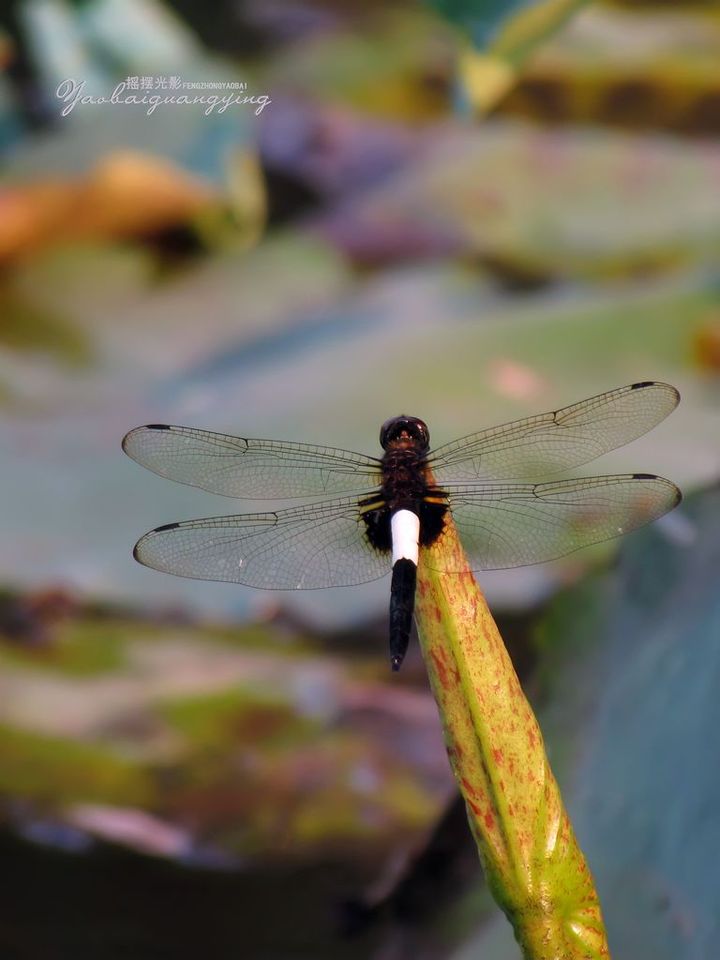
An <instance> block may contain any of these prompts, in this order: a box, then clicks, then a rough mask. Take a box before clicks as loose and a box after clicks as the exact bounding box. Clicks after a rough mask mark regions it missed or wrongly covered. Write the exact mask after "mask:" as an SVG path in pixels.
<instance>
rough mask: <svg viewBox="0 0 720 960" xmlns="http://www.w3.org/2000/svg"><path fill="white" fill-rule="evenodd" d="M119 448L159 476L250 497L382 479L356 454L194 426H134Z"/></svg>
mask: <svg viewBox="0 0 720 960" xmlns="http://www.w3.org/2000/svg"><path fill="white" fill-rule="evenodd" d="M123 450H124V451H125V453H127V454H128V456H130V457H132V459H133V460H136V461H137V462H138V463H140V464H142V466H144V467H147V468H148V470H152V471H153V472H154V473H157V474H159V475H160V476H161V477H167V478H168V479H169V480H177V481H178V482H179V483H187V484H190V485H191V486H193V487H200V488H201V489H203V490H209V491H210V493H219V494H222V495H223V496H226V497H240V498H243V497H245V498H248V499H251V500H252V499H256V500H265V499H268V500H269V499H273V498H276V497H277V498H279V499H292V498H293V497H314V496H326V495H327V494H336V493H355V492H360V491H362V490H366V489H367V488H368V486H375V485H379V484H380V483H381V479H382V478H381V473H380V463H379V461H378V460H375V459H374V458H373V457H366V456H364V455H363V454H360V453H353V452H351V451H349V450H337V449H335V448H333V447H318V446H315V445H314V444H311V443H292V442H291V441H275V440H247V439H244V438H242V437H232V436H228V435H227V434H224V433H211V432H210V431H209V430H198V429H195V428H194V427H174V426H167V425H165V424H150V425H149V426H146V427H136V428H135V430H131V431H130V433H128V434H127V436H126V437H125V439H124V440H123Z"/></svg>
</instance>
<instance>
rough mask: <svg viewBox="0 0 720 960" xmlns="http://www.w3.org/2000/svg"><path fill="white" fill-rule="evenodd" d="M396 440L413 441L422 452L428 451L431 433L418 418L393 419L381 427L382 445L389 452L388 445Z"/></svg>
mask: <svg viewBox="0 0 720 960" xmlns="http://www.w3.org/2000/svg"><path fill="white" fill-rule="evenodd" d="M396 440H413V441H415V443H416V445H417V447H418V448H419V449H420V450H427V448H428V447H429V446H430V432H429V430H428V428H427V425H426V424H425V423H424V422H423V421H422V420H420V419H418V417H406V416H404V415H403V416H400V417H391V419H390V420H386V421H385V423H384V424H383V425H382V427H380V445H381V446H382V448H383V450H387V447H388V444H389V443H392V442H393V441H396Z"/></svg>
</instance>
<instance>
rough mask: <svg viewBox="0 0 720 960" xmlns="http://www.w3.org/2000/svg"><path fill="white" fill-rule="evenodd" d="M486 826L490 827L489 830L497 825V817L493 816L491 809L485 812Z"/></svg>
mask: <svg viewBox="0 0 720 960" xmlns="http://www.w3.org/2000/svg"><path fill="white" fill-rule="evenodd" d="M485 826H486V827H487V828H488V830H492V828H493V827H494V826H495V817H493V815H492V813H490V811H489V810H488V812H487V813H486V814H485Z"/></svg>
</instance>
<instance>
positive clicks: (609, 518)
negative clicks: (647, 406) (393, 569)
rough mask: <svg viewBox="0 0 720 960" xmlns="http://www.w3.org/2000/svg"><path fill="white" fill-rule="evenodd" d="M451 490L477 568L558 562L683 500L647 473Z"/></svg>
mask: <svg viewBox="0 0 720 960" xmlns="http://www.w3.org/2000/svg"><path fill="white" fill-rule="evenodd" d="M446 489H447V493H448V495H449V502H450V509H451V512H452V516H453V519H454V521H455V523H456V525H457V528H458V531H459V533H460V539H461V541H462V544H463V546H464V548H465V550H466V552H467V554H468V557H469V560H470V567H471V568H472V569H474V570H496V569H501V568H504V567H518V566H524V565H525V564H531V563H541V562H543V561H545V560H554V559H556V558H557V557H562V556H564V555H565V554H567V553H572V552H573V551H574V550H579V549H580V548H581V547H586V546H589V545H590V544H592V543H600V542H601V541H603V540H611V539H612V538H613V537H618V536H620V535H621V534H623V533H629V532H630V531H632V530H635V529H637V528H638V527H641V526H643V524H646V523H649V522H650V521H651V520H656V519H657V518H658V517H661V516H662V515H663V514H664V513H667V512H668V510H672V508H673V507H675V506H677V504H678V503H679V502H680V499H681V494H680V491H679V490H678V488H677V487H676V486H675V484H674V483H671V482H670V481H669V480H664V479H663V478H662V477H655V476H653V475H651V474H643V473H635V474H623V475H619V476H608V477H587V478H582V479H578V480H559V481H556V482H553V483H537V484H532V483H508V484H503V483H487V484H471V485H468V486H460V485H458V486H456V487H453V485H452V484H450V485H448V486H447V488H446ZM428 562H429V563H430V564H431V565H432V566H433V567H436V568H438V569H446V568H445V567H444V566H443V561H442V554H441V551H438V552H437V553H436V552H435V551H433V552H432V553H431V554H430V555H429V556H428ZM447 572H451V571H449V570H448V571H447Z"/></svg>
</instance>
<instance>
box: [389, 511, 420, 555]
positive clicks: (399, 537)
mask: <svg viewBox="0 0 720 960" xmlns="http://www.w3.org/2000/svg"><path fill="white" fill-rule="evenodd" d="M390 532H391V534H392V562H393V564H394V563H395V561H396V560H400V559H405V560H412V562H413V563H414V564H416V565H417V562H418V542H419V540H420V518H419V517H418V516H417V514H415V513H413V512H412V510H398V511H397V512H396V513H394V514H393V515H392V517H391V518H390Z"/></svg>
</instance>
